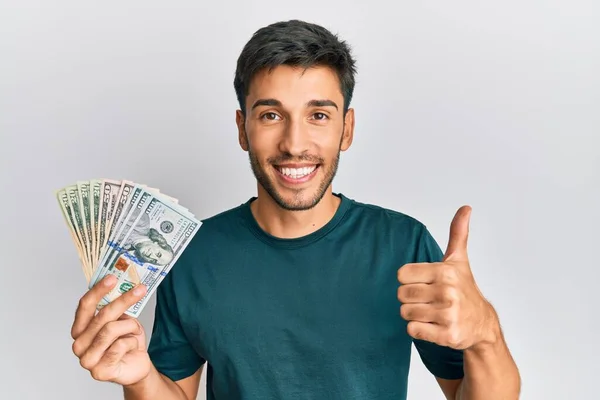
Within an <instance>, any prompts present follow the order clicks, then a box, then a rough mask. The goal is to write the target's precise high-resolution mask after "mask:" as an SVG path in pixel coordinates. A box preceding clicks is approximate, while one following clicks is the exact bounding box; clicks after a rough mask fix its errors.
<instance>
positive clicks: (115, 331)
mask: <svg viewBox="0 0 600 400" xmlns="http://www.w3.org/2000/svg"><path fill="white" fill-rule="evenodd" d="M141 333H142V328H141V325H140V324H139V322H138V321H137V320H136V319H127V320H121V321H112V322H109V323H107V324H106V325H104V327H103V328H102V329H100V331H99V332H98V334H97V335H96V336H90V335H91V334H90V332H89V331H86V332H84V333H83V334H82V335H81V336H80V337H79V338H78V339H77V340H76V342H77V346H76V347H75V348H74V349H73V352H74V353H75V355H77V356H78V357H80V363H81V366H82V367H83V368H86V369H90V368H91V367H93V366H94V365H96V364H97V363H98V361H100V358H102V355H103V354H104V352H105V351H106V350H107V349H108V348H109V347H110V346H111V345H112V344H113V343H114V342H115V341H116V340H118V339H119V338H120V337H122V336H126V335H139V334H141Z"/></svg>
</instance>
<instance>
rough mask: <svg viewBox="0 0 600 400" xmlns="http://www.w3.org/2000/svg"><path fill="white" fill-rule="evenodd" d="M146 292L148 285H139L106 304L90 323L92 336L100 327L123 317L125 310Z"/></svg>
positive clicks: (88, 328) (89, 328)
mask: <svg viewBox="0 0 600 400" xmlns="http://www.w3.org/2000/svg"><path fill="white" fill-rule="evenodd" d="M145 293H146V286H144V285H137V286H136V287H134V288H133V289H131V290H128V291H127V292H125V293H123V294H122V295H120V296H119V297H117V298H116V299H115V300H113V301H112V302H111V303H110V304H108V305H106V306H104V307H103V308H102V309H101V310H100V311H99V312H98V314H96V316H95V317H94V318H93V319H92V321H91V322H90V323H89V324H88V327H87V329H86V332H87V331H90V333H89V334H90V335H91V336H92V337H94V336H96V335H97V334H98V332H99V331H100V329H102V327H103V326H104V325H106V324H107V323H108V322H110V321H116V320H118V319H120V318H122V317H123V315H124V313H125V311H127V310H128V309H129V308H130V307H131V306H133V305H134V304H135V303H137V302H138V301H139V300H140V299H141V298H142V297H143V296H144V294H145Z"/></svg>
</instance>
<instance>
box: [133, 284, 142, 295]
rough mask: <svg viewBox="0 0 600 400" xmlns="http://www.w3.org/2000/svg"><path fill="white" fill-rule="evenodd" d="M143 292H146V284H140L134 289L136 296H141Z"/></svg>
mask: <svg viewBox="0 0 600 400" xmlns="http://www.w3.org/2000/svg"><path fill="white" fill-rule="evenodd" d="M142 293H144V285H140V286H138V287H136V288H135V289H133V294H134V295H136V296H139V295H141V294H142Z"/></svg>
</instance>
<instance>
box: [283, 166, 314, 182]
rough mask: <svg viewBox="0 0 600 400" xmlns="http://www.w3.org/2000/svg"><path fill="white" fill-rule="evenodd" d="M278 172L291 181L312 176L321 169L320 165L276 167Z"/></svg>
mask: <svg viewBox="0 0 600 400" xmlns="http://www.w3.org/2000/svg"><path fill="white" fill-rule="evenodd" d="M274 167H275V169H276V170H277V171H279V173H280V174H281V175H283V176H285V177H286V178H290V179H302V178H304V177H307V176H309V175H311V174H312V173H313V172H315V170H316V169H317V168H319V164H313V165H306V166H301V167H294V168H292V167H286V166H279V165H275V166H274Z"/></svg>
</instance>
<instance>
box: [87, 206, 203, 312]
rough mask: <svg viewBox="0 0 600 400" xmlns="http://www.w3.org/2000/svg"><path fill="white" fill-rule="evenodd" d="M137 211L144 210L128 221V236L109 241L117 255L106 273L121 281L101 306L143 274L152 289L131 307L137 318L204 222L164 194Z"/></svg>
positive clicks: (99, 307)
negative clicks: (166, 199) (132, 278)
mask: <svg viewBox="0 0 600 400" xmlns="http://www.w3.org/2000/svg"><path fill="white" fill-rule="evenodd" d="M140 203H141V202H140ZM136 210H140V211H139V212H137V216H136V217H135V218H130V219H129V220H128V221H127V222H126V223H125V235H124V236H122V237H120V238H119V239H120V240H119V241H116V242H110V243H109V246H110V247H112V248H113V249H114V250H115V254H113V256H112V257H111V258H110V259H108V260H107V262H108V265H106V266H105V270H106V272H105V274H104V276H106V275H108V274H112V275H115V276H116V277H117V278H118V283H117V285H116V287H115V288H114V289H113V290H112V291H111V292H110V293H109V294H108V295H106V296H105V297H104V298H103V299H102V301H101V302H100V304H99V305H98V309H101V308H102V307H104V306H106V305H107V304H109V303H110V302H112V301H114V300H115V299H116V298H118V297H119V296H121V295H122V294H123V293H125V292H127V291H128V290H130V289H131V288H132V287H134V286H135V284H136V283H135V282H133V281H131V280H130V279H131V277H132V276H139V278H140V282H141V283H142V284H144V285H146V286H147V288H148V290H147V292H146V295H145V296H144V298H143V299H141V300H140V301H139V302H138V303H136V304H135V305H133V306H132V307H131V308H130V309H129V310H127V312H126V314H128V315H130V316H133V317H137V316H138V315H139V314H140V312H141V311H142V309H143V308H144V306H145V304H146V303H147V301H148V298H149V297H150V296H152V294H153V293H154V291H155V290H156V287H157V286H158V285H159V284H160V282H161V281H162V279H163V278H164V276H166V275H167V273H168V272H169V271H170V269H171V268H172V267H173V265H174V264H175V262H176V261H177V259H178V258H179V257H180V255H181V253H182V252H183V251H184V249H185V248H186V247H187V245H188V244H189V242H190V240H191V238H192V237H193V236H194V235H195V234H196V232H197V231H198V229H199V228H200V225H201V223H200V221H199V220H198V219H196V218H195V217H194V216H193V215H192V214H191V213H190V212H189V211H186V210H185V209H183V208H182V207H180V206H178V205H177V204H175V203H173V202H171V201H165V199H164V198H162V197H156V196H153V195H150V197H148V198H147V199H146V201H145V202H144V203H143V206H142V207H140V208H138V209H136ZM133 215H135V214H134V213H132V216H133ZM132 269H135V272H134V271H132Z"/></svg>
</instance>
